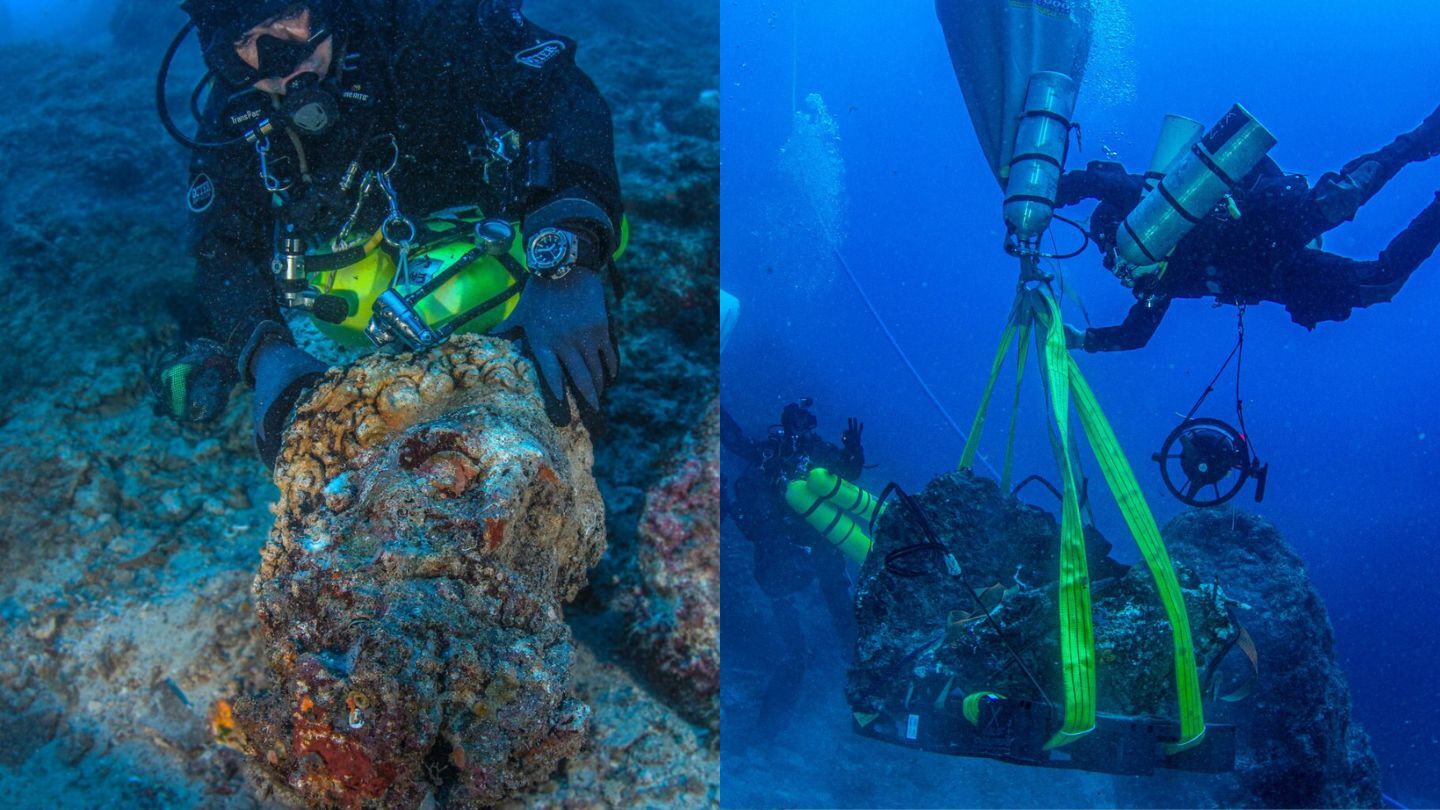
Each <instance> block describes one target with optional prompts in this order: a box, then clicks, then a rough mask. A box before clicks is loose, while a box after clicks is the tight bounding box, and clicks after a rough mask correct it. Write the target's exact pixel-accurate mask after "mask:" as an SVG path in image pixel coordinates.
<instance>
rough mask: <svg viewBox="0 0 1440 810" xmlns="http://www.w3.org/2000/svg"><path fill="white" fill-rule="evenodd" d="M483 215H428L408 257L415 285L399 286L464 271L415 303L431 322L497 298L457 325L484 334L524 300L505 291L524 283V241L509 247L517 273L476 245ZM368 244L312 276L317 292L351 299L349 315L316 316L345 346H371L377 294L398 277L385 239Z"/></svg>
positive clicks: (408, 289) (475, 212) (317, 323)
mask: <svg viewBox="0 0 1440 810" xmlns="http://www.w3.org/2000/svg"><path fill="white" fill-rule="evenodd" d="M445 213H453V212H445ZM482 218H483V217H482V216H481V215H480V212H479V211H478V210H468V211H465V212H463V213H458V214H454V215H453V218H452V217H444V218H441V217H436V218H427V219H426V220H424V221H423V222H421V223H420V235H421V240H420V241H421V247H419V248H417V249H416V250H415V251H414V252H412V253H411V254H410V260H409V262H410V272H411V276H412V279H413V284H412V286H411V287H404V288H403V289H400V290H399V291H400V293H401V294H407V293H409V292H411V290H412V289H415V288H418V287H419V286H421V285H422V284H423V283H424V282H425V281H426V280H428V279H430V278H434V277H435V276H437V275H439V274H441V273H443V272H448V271H451V270H460V271H461V272H456V273H455V274H454V275H453V277H452V278H450V280H449V281H446V282H445V283H444V284H442V285H441V286H440V287H439V288H438V289H436V290H435V292H433V293H432V294H430V295H428V296H426V297H425V298H423V299H421V300H420V301H419V302H418V303H417V304H416V307H415V309H416V311H417V312H418V313H419V314H420V316H421V317H422V318H423V319H424V320H425V322H426V324H428V325H429V326H431V327H435V326H439V325H441V324H443V323H445V322H446V321H448V320H450V319H451V318H453V317H455V316H456V315H459V314H462V313H465V312H468V311H471V310H472V309H473V308H475V307H476V306H477V305H478V304H481V303H484V302H487V301H493V302H494V304H493V306H489V307H486V308H484V309H483V311H479V312H476V313H474V314H473V315H471V317H470V318H469V319H468V321H467V322H466V323H465V324H462V325H459V328H458V329H457V330H456V331H457V332H481V333H483V332H485V331H488V330H489V329H491V328H493V327H494V326H496V325H497V324H499V323H500V322H501V321H503V320H505V318H506V317H508V316H509V315H510V313H511V312H513V311H514V310H515V305H516V304H518V303H519V301H520V297H519V295H515V294H512V295H509V296H505V295H503V293H505V292H507V291H510V290H511V289H512V288H513V287H515V286H516V285H517V284H519V283H520V280H519V278H518V277H517V272H523V269H524V262H525V250H524V246H523V245H522V244H521V242H522V241H523V240H521V239H516V240H515V243H514V244H513V245H512V246H511V248H510V251H509V257H508V258H510V259H511V260H512V261H513V264H512V267H513V268H514V270H515V271H517V272H512V269H511V268H507V267H506V266H505V263H504V262H503V261H502V260H501V259H500V258H499V257H496V256H492V255H489V254H486V253H484V252H483V251H480V250H477V249H476V244H475V238H474V235H473V232H472V230H471V229H472V228H473V227H474V224H475V223H477V222H479V221H481V219H482ZM366 247H367V249H368V252H367V253H366V255H365V258H363V259H361V260H360V261H358V262H356V263H354V264H352V265H349V266H347V267H342V268H340V269H339V270H336V271H334V272H330V273H319V274H317V275H316V276H315V278H314V281H313V284H314V286H315V288H316V290H317V291H318V292H321V293H328V294H331V295H338V296H341V297H342V298H345V299H346V300H347V301H349V303H350V313H351V314H350V317H349V318H346V319H345V320H344V321H342V322H340V323H338V324H331V323H326V322H325V321H322V320H320V319H319V318H313V317H312V318H311V320H312V321H314V323H315V326H316V327H317V328H318V329H319V330H320V331H321V332H323V333H324V334H325V335H326V336H328V337H329V338H330V339H332V340H334V341H336V342H337V343H341V344H344V345H346V346H355V347H368V346H371V345H372V344H371V342H370V339H369V338H367V337H366V336H365V327H367V326H369V325H370V318H371V315H372V314H373V307H374V305H375V299H376V298H378V297H379V296H380V294H381V293H383V292H385V291H386V290H387V289H389V288H390V286H391V284H392V283H393V282H394V278H395V272H396V267H395V258H394V257H393V256H391V255H390V253H389V252H388V251H387V250H386V248H385V247H384V246H383V245H381V244H380V240H379V239H375V240H373V241H372V243H371V244H370V245H367V246H366ZM457 265H459V266H457ZM402 286H403V285H402ZM517 292H518V291H517Z"/></svg>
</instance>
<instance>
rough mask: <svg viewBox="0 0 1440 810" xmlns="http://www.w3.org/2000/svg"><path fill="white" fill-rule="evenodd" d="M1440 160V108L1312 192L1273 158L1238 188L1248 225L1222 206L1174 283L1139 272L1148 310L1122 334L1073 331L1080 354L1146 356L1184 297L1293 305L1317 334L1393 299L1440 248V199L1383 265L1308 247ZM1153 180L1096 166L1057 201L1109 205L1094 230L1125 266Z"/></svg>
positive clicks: (1172, 263)
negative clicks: (1122, 251) (1417, 165)
mask: <svg viewBox="0 0 1440 810" xmlns="http://www.w3.org/2000/svg"><path fill="white" fill-rule="evenodd" d="M1437 154H1440V110H1436V112H1434V113H1432V114H1431V115H1430V117H1429V118H1427V119H1425V121H1424V123H1422V124H1421V125H1420V126H1419V127H1418V128H1416V129H1415V130H1413V131H1411V132H1408V133H1405V134H1403V135H1401V136H1400V137H1398V138H1396V139H1395V141H1394V142H1392V143H1391V144H1389V145H1388V146H1385V147H1384V148H1382V149H1380V150H1378V151H1375V152H1371V153H1369V154H1366V155H1361V156H1360V157H1357V158H1355V159H1354V160H1352V161H1350V162H1349V163H1347V164H1346V165H1345V166H1344V167H1343V168H1342V169H1341V170H1340V172H1339V173H1333V172H1332V173H1327V174H1325V175H1324V176H1323V177H1321V178H1320V181H1319V182H1318V183H1316V184H1315V186H1314V187H1313V188H1312V187H1310V185H1309V184H1308V183H1307V182H1306V180H1305V178H1304V177H1303V176H1301V175H1296V174H1286V173H1285V172H1284V171H1282V170H1281V169H1280V167H1279V166H1277V165H1276V164H1275V162H1274V161H1273V160H1271V159H1270V158H1268V157H1267V158H1265V159H1264V160H1263V161H1262V162H1261V163H1260V165H1259V166H1258V167H1257V168H1256V169H1255V170H1254V171H1252V172H1251V173H1250V174H1249V175H1247V176H1246V177H1245V178H1244V179H1243V180H1242V181H1241V182H1240V183H1239V184H1238V185H1237V187H1236V188H1234V189H1233V190H1232V194H1231V196H1232V198H1233V201H1234V203H1235V207H1236V208H1237V209H1238V211H1239V218H1238V219H1237V218H1235V217H1234V216H1233V214H1232V212H1231V211H1230V210H1229V205H1228V204H1227V203H1224V202H1222V203H1221V204H1220V205H1219V206H1217V207H1216V209H1215V211H1213V212H1212V213H1211V214H1210V216H1208V217H1207V218H1206V219H1205V220H1204V221H1202V222H1201V223H1199V224H1198V225H1196V226H1195V228H1194V230H1192V231H1191V232H1190V233H1189V234H1187V235H1186V236H1185V238H1184V239H1182V240H1180V243H1179V244H1178V245H1176V247H1175V250H1174V251H1173V252H1172V253H1171V254H1170V257H1169V259H1168V260H1167V261H1166V263H1165V270H1164V272H1163V274H1155V273H1151V274H1143V275H1139V276H1138V277H1137V278H1136V279H1135V280H1134V282H1133V287H1132V291H1133V292H1134V293H1135V297H1136V298H1137V299H1138V301H1137V302H1136V303H1135V304H1134V305H1133V306H1132V307H1131V308H1130V312H1129V314H1128V315H1127V316H1126V318H1125V320H1124V322H1123V323H1121V324H1119V325H1118V326H1110V327H1101V328H1094V327H1092V328H1089V329H1085V330H1084V331H1083V332H1081V331H1080V330H1078V329H1074V328H1072V327H1067V328H1066V331H1067V338H1068V342H1069V343H1070V345H1071V348H1084V349H1085V350H1086V351H1089V352H1104V351H1124V350H1128V349H1138V348H1140V347H1142V346H1144V345H1145V344H1146V343H1147V342H1149V340H1150V337H1151V336H1152V335H1154V333H1155V330H1156V328H1158V327H1159V325H1160V321H1161V319H1163V318H1164V317H1165V312H1166V310H1168V309H1169V307H1170V302H1171V301H1172V300H1174V299H1176V298H1206V297H1213V298H1215V300H1216V301H1218V302H1220V303H1226V304H1241V305H1243V304H1254V303H1258V302H1261V301H1273V302H1275V303H1279V304H1283V305H1284V306H1285V309H1286V310H1287V311H1288V312H1289V313H1290V317H1291V319H1292V320H1294V321H1295V322H1296V323H1298V324H1300V325H1301V326H1304V327H1305V328H1307V329H1313V328H1315V325H1316V324H1317V323H1319V322H1321V321H1343V320H1345V319H1346V318H1348V317H1350V313H1351V310H1353V309H1357V308H1363V307H1367V306H1370V305H1371V304H1377V303H1381V302H1384V301H1389V300H1390V299H1391V298H1392V297H1394V295H1395V294H1396V293H1397V292H1399V290H1400V288H1401V286H1403V285H1404V284H1405V281H1406V280H1407V279H1408V278H1409V277H1410V274H1411V273H1413V272H1414V271H1415V269H1416V268H1418V267H1419V266H1420V264H1421V263H1422V262H1424V261H1425V260H1426V259H1427V258H1429V257H1430V254H1431V253H1433V252H1434V250H1435V248H1436V245H1437V244H1440V193H1437V195H1436V199H1435V200H1434V201H1432V202H1431V203H1430V205H1428V206H1427V207H1426V208H1425V209H1424V210H1423V211H1421V212H1420V215H1419V216H1417V217H1416V218H1415V219H1414V221H1412V222H1411V223H1410V224H1409V226H1407V227H1406V228H1405V229H1404V230H1403V231H1401V232H1400V233H1399V235H1397V236H1396V237H1395V238H1394V239H1393V240H1392V241H1391V242H1390V244H1389V246H1388V247H1386V248H1385V250H1383V251H1382V252H1381V253H1380V256H1379V257H1378V258H1377V259H1371V260H1357V259H1350V258H1346V257H1344V256H1338V255H1336V254H1334V253H1327V252H1325V251H1323V250H1320V249H1318V248H1316V247H1310V246H1309V245H1310V244H1311V243H1312V242H1313V241H1314V240H1315V239H1317V238H1318V237H1319V236H1320V235H1321V234H1323V233H1325V232H1326V231H1328V230H1330V229H1332V228H1335V227H1336V226H1338V225H1340V224H1341V223H1344V222H1349V221H1350V220H1351V219H1354V217H1355V212H1356V211H1357V210H1358V209H1359V208H1360V206H1362V205H1364V204H1365V203H1366V202H1368V201H1369V200H1370V198H1371V197H1373V196H1374V195H1375V193H1376V192H1378V191H1379V190H1380V189H1381V188H1382V187H1383V186H1384V185H1385V183H1387V182H1389V180H1390V178H1392V177H1394V176H1395V174H1396V173H1397V172H1399V171H1400V170H1401V169H1402V168H1404V167H1405V166H1406V165H1407V164H1409V163H1413V162H1416V161H1422V160H1426V159H1428V158H1430V157H1433V156H1435V155H1437ZM1143 181H1144V178H1143V177H1142V176H1140V175H1135V174H1128V173H1126V171H1125V170H1124V168H1123V167H1122V166H1120V165H1119V164H1118V163H1109V162H1102V161H1094V162H1092V163H1091V164H1090V165H1089V166H1088V167H1087V168H1085V169H1083V170H1079V171H1073V172H1067V173H1066V174H1065V175H1064V176H1063V177H1062V178H1061V181H1060V189H1059V195H1058V203H1059V205H1060V206H1067V205H1074V204H1075V203H1077V202H1080V201H1081V200H1085V199H1096V200H1100V205H1099V206H1097V207H1096V209H1095V212H1094V214H1093V215H1092V217H1091V220H1090V230H1091V231H1092V235H1093V236H1094V237H1095V239H1096V241H1097V242H1098V243H1099V246H1100V248H1101V250H1102V251H1103V252H1104V253H1105V266H1106V267H1107V268H1110V269H1111V270H1114V268H1115V233H1116V229H1117V228H1118V227H1119V226H1120V224H1121V222H1122V220H1123V219H1124V217H1125V215H1126V214H1127V213H1128V212H1129V211H1130V210H1131V209H1132V208H1134V207H1135V205H1136V204H1137V203H1138V202H1139V201H1140V197H1141V193H1142V191H1143Z"/></svg>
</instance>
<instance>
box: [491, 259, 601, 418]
mask: <svg viewBox="0 0 1440 810" xmlns="http://www.w3.org/2000/svg"><path fill="white" fill-rule="evenodd" d="M513 329H519V330H520V332H521V334H522V335H523V338H524V340H523V342H522V344H521V345H522V347H523V349H524V351H525V353H526V354H527V355H529V356H530V359H531V360H533V361H534V362H535V368H536V369H537V370H538V371H539V373H540V392H541V394H542V395H543V396H544V398H545V413H546V414H548V415H549V417H550V421H551V422H553V423H555V424H556V425H559V426H562V427H563V426H564V425H567V424H569V423H570V409H569V408H568V407H566V405H565V378H566V377H569V378H570V384H571V385H572V386H574V388H575V392H576V395H577V396H579V398H580V401H581V402H582V403H583V404H584V405H586V406H588V407H589V408H590V409H591V410H592V411H594V412H595V413H596V414H598V413H599V411H600V396H601V395H602V394H604V393H605V387H606V386H608V385H609V384H610V383H611V382H614V380H615V375H616V374H617V373H619V371H620V358H619V355H618V353H617V352H616V348H615V338H614V336H613V335H612V334H611V332H610V313H609V311H608V309H607V308H606V305H605V279H604V278H602V277H601V275H600V273H599V272H598V271H596V270H591V269H589V268H585V267H579V266H576V267H574V268H572V269H571V270H570V271H569V272H568V273H566V274H565V275H564V276H562V277H561V278H557V279H545V278H539V277H536V276H531V277H530V279H529V280H528V281H526V282H525V290H524V292H522V293H521V294H520V303H518V304H516V306H515V311H514V312H512V313H510V317H509V318H506V319H505V321H504V322H503V323H501V324H500V326H498V327H496V329H495V331H496V332H502V331H503V332H508V331H511V330H513Z"/></svg>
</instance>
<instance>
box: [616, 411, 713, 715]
mask: <svg viewBox="0 0 1440 810" xmlns="http://www.w3.org/2000/svg"><path fill="white" fill-rule="evenodd" d="M719 435H720V406H719V401H718V400H717V401H716V403H715V404H714V405H713V406H712V407H711V409H710V412H709V414H708V415H707V416H706V417H705V420H704V422H702V423H701V424H700V425H699V426H698V427H697V428H696V430H695V432H694V433H693V434H692V435H691V436H690V438H689V440H688V441H687V442H686V444H685V447H684V449H683V450H682V451H681V452H680V453H678V454H677V455H676V457H675V458H674V459H673V460H672V461H671V463H670V465H669V473H668V474H667V475H666V476H665V478H663V479H662V480H661V481H660V483H658V484H656V485H655V487H654V488H652V489H651V490H650V492H649V494H648V495H647V496H646V499H645V512H644V514H643V515H642V517H641V518H640V536H639V542H638V544H637V548H636V553H637V557H638V559H637V560H636V569H637V571H638V573H639V576H640V582H639V583H638V584H637V585H636V586H635V587H634V588H633V589H632V590H631V591H630V592H629V593H628V594H627V597H626V598H624V599H623V600H622V602H623V607H624V609H625V612H626V613H627V615H628V616H629V621H630V629H629V633H630V636H631V638H632V639H633V640H634V648H635V651H636V653H637V655H638V657H639V658H640V659H641V660H642V661H643V662H644V663H645V665H646V666H647V668H648V669H649V671H650V673H651V675H652V677H654V678H655V679H656V680H657V681H658V682H659V683H660V684H661V685H662V688H663V689H664V690H665V692H666V693H667V695H668V696H669V697H670V698H671V700H673V701H675V703H676V705H677V706H678V707H679V708H680V710H681V711H682V712H684V713H685V714H686V716H688V717H691V718H694V719H695V720H696V721H697V722H700V723H703V724H704V725H706V726H708V727H709V728H711V729H713V730H719V723H720V704H719V701H720V446H719Z"/></svg>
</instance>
